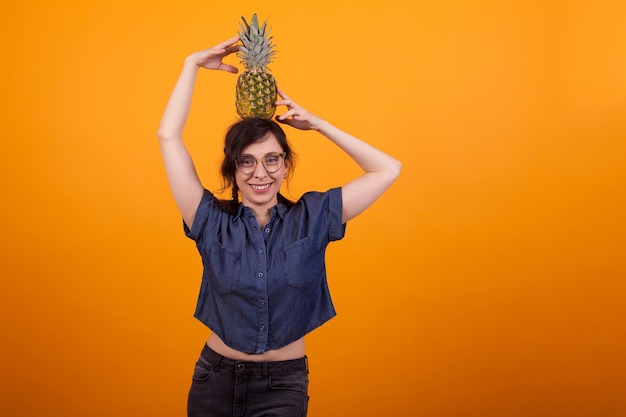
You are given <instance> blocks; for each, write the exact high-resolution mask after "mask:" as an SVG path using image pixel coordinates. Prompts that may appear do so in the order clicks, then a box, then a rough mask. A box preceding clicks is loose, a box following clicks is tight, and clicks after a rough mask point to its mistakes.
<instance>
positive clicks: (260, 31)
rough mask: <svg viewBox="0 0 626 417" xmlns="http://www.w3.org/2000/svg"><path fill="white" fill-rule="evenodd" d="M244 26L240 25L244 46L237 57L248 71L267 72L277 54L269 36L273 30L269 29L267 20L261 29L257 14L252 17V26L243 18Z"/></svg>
mask: <svg viewBox="0 0 626 417" xmlns="http://www.w3.org/2000/svg"><path fill="white" fill-rule="evenodd" d="M241 20H242V21H243V25H242V24H241V23H239V27H240V28H241V32H239V39H240V40H241V43H242V44H243V45H242V46H240V47H239V52H238V53H237V56H238V57H239V58H241V63H242V64H243V66H244V67H245V68H246V70H256V69H259V70H263V71H264V70H266V69H267V65H268V64H269V63H270V62H272V57H273V56H274V54H276V51H275V50H274V45H272V37H271V36H269V34H270V31H271V29H267V31H266V28H267V20H266V21H265V22H263V25H262V26H261V27H259V19H258V18H257V15H256V13H255V14H254V15H253V16H252V20H251V21H250V24H248V22H247V21H246V19H245V18H244V17H243V16H242V17H241Z"/></svg>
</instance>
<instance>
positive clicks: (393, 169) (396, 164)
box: [389, 159, 402, 181]
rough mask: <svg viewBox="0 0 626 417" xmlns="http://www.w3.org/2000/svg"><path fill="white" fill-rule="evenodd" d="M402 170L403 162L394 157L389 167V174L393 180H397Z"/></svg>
mask: <svg viewBox="0 0 626 417" xmlns="http://www.w3.org/2000/svg"><path fill="white" fill-rule="evenodd" d="M400 171H402V162H400V161H399V160H397V159H394V160H393V161H392V163H391V164H390V167H389V175H390V177H391V179H392V181H395V180H396V179H397V178H398V177H399V176H400Z"/></svg>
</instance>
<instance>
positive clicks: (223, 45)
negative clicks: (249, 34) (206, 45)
mask: <svg viewBox="0 0 626 417" xmlns="http://www.w3.org/2000/svg"><path fill="white" fill-rule="evenodd" d="M237 42H239V36H234V37H232V38H230V39H228V40H227V41H224V42H221V43H218V44H217V45H215V47H216V48H220V49H226V48H227V47H229V46H231V45H233V44H235V43H237Z"/></svg>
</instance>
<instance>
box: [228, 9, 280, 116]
mask: <svg viewBox="0 0 626 417" xmlns="http://www.w3.org/2000/svg"><path fill="white" fill-rule="evenodd" d="M241 19H242V20H243V25H242V24H241V23H240V24H239V27H240V28H241V32H239V39H240V40H241V43H242V44H243V45H241V46H239V52H238V53H237V56H238V57H239V58H241V63H242V64H243V66H244V68H245V70H244V72H242V73H241V74H240V75H239V77H238V78H237V99H236V106H237V113H238V114H239V116H240V117H241V118H242V119H245V118H249V117H261V118H264V119H271V118H272V116H274V113H275V112H276V80H275V79H274V76H272V74H270V73H269V68H268V67H267V65H268V64H269V63H270V62H272V57H273V56H274V54H275V53H276V51H274V50H273V49H274V45H272V37H270V36H269V33H270V30H267V32H266V24H267V21H265V22H264V23H263V26H261V27H259V20H258V18H257V15H256V13H255V14H254V15H253V16H252V20H251V21H250V24H248V22H246V19H245V18H244V17H243V16H242V17H241Z"/></svg>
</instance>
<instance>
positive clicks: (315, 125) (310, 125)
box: [276, 88, 324, 130]
mask: <svg viewBox="0 0 626 417" xmlns="http://www.w3.org/2000/svg"><path fill="white" fill-rule="evenodd" d="M277 91H278V95H279V96H280V98H281V99H280V100H278V101H277V102H276V105H277V106H287V111H286V112H285V113H284V114H282V115H280V116H276V120H277V121H279V122H280V123H284V124H286V125H289V126H291V127H295V128H296V129H300V130H319V129H320V127H321V125H322V123H323V122H324V121H323V120H322V119H320V118H319V117H317V116H315V115H313V114H311V113H309V112H308V111H307V110H306V109H304V108H302V107H300V106H298V105H297V104H296V103H295V102H294V101H293V100H292V99H290V98H289V97H288V96H287V94H285V92H284V91H283V90H281V89H280V88H278V89H277Z"/></svg>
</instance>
